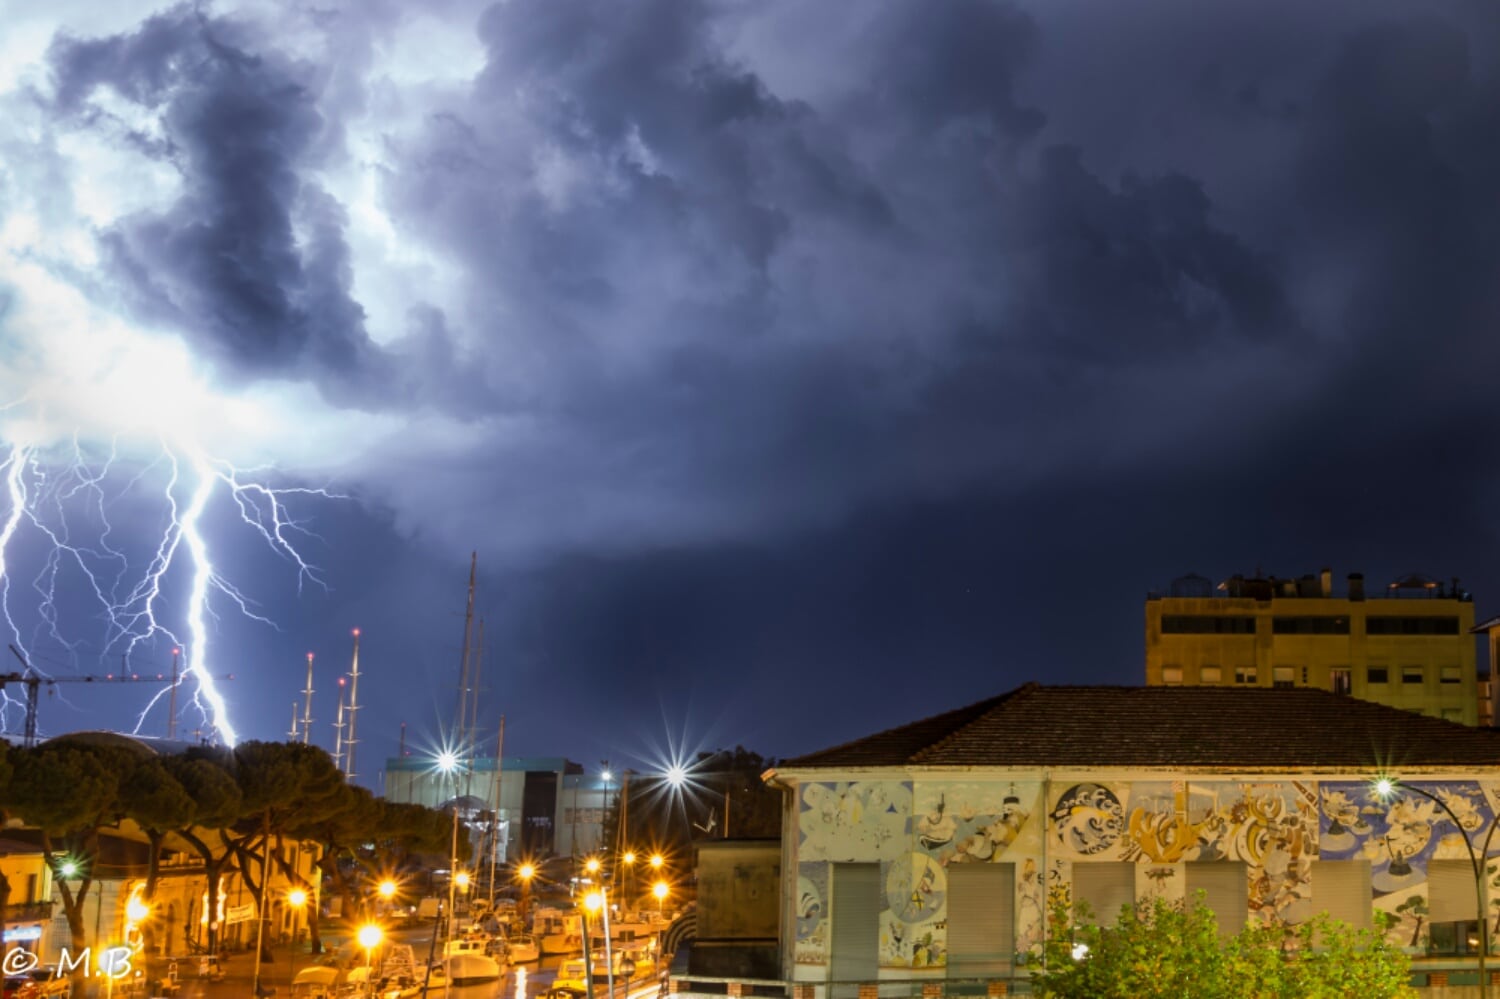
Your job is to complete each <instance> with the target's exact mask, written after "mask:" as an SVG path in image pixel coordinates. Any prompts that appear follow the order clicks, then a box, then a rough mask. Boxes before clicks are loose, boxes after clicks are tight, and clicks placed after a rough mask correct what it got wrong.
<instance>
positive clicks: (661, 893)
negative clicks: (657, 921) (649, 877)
mask: <svg viewBox="0 0 1500 999" xmlns="http://www.w3.org/2000/svg"><path fill="white" fill-rule="evenodd" d="M671 892H672V887H671V886H670V885H668V884H667V883H666V882H665V881H658V882H656V884H654V885H652V886H651V894H653V895H655V896H656V914H657V915H658V916H659V915H661V907H662V903H664V902H665V901H666V900H667V896H668V895H669V894H671Z"/></svg>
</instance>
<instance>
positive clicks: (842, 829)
mask: <svg viewBox="0 0 1500 999" xmlns="http://www.w3.org/2000/svg"><path fill="white" fill-rule="evenodd" d="M911 800H912V796H911V783H910V782H908V781H851V782H838V783H813V784H806V785H804V786H803V788H802V795H801V803H800V808H799V814H798V817H797V825H798V840H797V858H798V860H832V861H840V862H868V861H874V860H894V859H896V858H897V857H899V856H901V855H902V854H904V853H908V852H910V850H911V814H912V811H911Z"/></svg>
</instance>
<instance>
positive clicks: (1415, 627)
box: [1365, 616, 1458, 635]
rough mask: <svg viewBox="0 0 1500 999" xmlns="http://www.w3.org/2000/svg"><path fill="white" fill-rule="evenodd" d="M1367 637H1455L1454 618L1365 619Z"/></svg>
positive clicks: (1456, 623)
mask: <svg viewBox="0 0 1500 999" xmlns="http://www.w3.org/2000/svg"><path fill="white" fill-rule="evenodd" d="M1365 634H1367V635H1456V634H1458V618H1456V617H1375V616H1371V617H1368V618H1366V619H1365Z"/></svg>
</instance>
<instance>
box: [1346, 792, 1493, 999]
mask: <svg viewBox="0 0 1500 999" xmlns="http://www.w3.org/2000/svg"><path fill="white" fill-rule="evenodd" d="M1400 791H1410V792H1412V793H1413V794H1420V795H1421V796H1422V797H1424V798H1426V799H1427V800H1428V801H1430V802H1432V803H1433V804H1435V805H1437V806H1438V807H1439V808H1441V809H1442V810H1443V813H1444V814H1445V815H1447V816H1448V819H1449V821H1451V822H1452V823H1453V825H1454V828H1456V829H1457V830H1458V838H1459V839H1461V840H1463V843H1464V849H1465V850H1467V851H1468V852H1469V866H1470V867H1471V868H1472V869H1473V871H1474V900H1475V902H1476V903H1477V904H1478V906H1479V911H1478V916H1479V994H1480V996H1482V997H1483V999H1489V996H1490V980H1489V974H1488V973H1487V972H1486V970H1485V963H1486V958H1488V957H1489V953H1490V920H1489V899H1488V892H1487V891H1486V890H1485V889H1486V882H1487V881H1488V880H1489V870H1488V858H1489V855H1490V840H1491V839H1492V838H1494V835H1495V830H1496V829H1497V828H1500V814H1497V815H1496V816H1495V817H1494V818H1492V819H1490V827H1489V831H1488V832H1486V833H1485V835H1484V846H1483V847H1482V848H1481V849H1480V851H1479V853H1478V854H1476V853H1475V852H1474V844H1473V842H1472V841H1470V839H1469V834H1468V832H1467V831H1466V830H1465V829H1464V826H1463V823H1462V822H1460V821H1458V816H1457V815H1455V814H1453V809H1452V808H1450V807H1448V803H1447V802H1446V801H1444V800H1443V799H1441V798H1439V797H1438V796H1437V795H1434V794H1430V793H1428V792H1427V791H1424V790H1422V789H1421V788H1420V787H1416V786H1414V785H1412V784H1402V783H1401V782H1399V781H1397V780H1396V779H1395V778H1392V777H1380V778H1378V779H1376V781H1375V794H1376V796H1378V797H1379V798H1380V800H1381V801H1388V800H1389V799H1390V798H1391V797H1392V796H1393V795H1395V794H1397V793H1398V792H1400Z"/></svg>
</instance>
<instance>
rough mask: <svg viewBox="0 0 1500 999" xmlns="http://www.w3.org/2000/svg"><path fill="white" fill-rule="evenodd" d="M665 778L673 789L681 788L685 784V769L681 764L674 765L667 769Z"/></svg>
mask: <svg viewBox="0 0 1500 999" xmlns="http://www.w3.org/2000/svg"><path fill="white" fill-rule="evenodd" d="M666 777H667V783H668V784H671V785H672V786H673V787H675V788H681V787H682V785H684V784H686V783H687V779H688V775H687V768H686V767H684V766H683V765H682V764H681V763H674V764H672V765H671V766H670V767H667V773H666Z"/></svg>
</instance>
